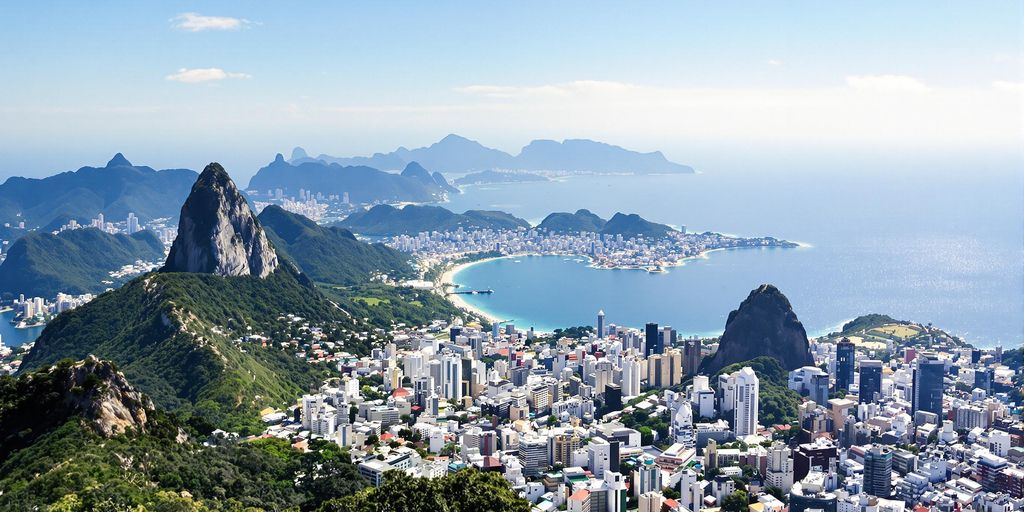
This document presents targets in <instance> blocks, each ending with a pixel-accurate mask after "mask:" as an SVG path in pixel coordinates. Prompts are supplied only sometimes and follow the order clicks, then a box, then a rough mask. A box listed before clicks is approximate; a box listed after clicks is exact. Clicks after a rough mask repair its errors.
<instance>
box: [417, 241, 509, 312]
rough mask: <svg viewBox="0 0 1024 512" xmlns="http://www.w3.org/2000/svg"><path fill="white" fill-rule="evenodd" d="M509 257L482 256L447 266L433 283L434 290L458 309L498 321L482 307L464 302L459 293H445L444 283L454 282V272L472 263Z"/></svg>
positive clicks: (456, 272)
mask: <svg viewBox="0 0 1024 512" xmlns="http://www.w3.org/2000/svg"><path fill="white" fill-rule="evenodd" d="M511 257H513V256H496V257H494V258H484V259H481V260H476V261H470V262H466V263H460V264H458V265H452V266H450V267H448V269H447V270H445V271H444V273H443V274H441V278H440V279H438V281H437V283H436V284H435V286H434V290H435V291H436V292H437V293H440V294H441V295H444V296H445V297H447V298H448V300H449V301H451V303H452V304H455V306H456V307H458V308H460V309H464V310H466V311H469V312H471V313H473V314H474V315H476V316H479V317H480V318H483V319H485V320H487V321H488V322H500V321H501V320H503V319H502V318H498V317H496V316H494V315H492V314H490V313H488V312H486V311H484V310H482V309H479V308H476V307H473V306H472V305H470V304H469V303H468V302H466V301H465V299H463V298H462V295H461V294H458V293H446V286H445V285H447V284H454V282H455V281H454V278H455V274H458V273H459V272H461V271H463V270H465V269H467V268H469V267H472V266H473V265H477V264H480V263H484V262H487V261H493V260H497V259H501V258H511Z"/></svg>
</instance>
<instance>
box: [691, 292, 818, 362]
mask: <svg viewBox="0 0 1024 512" xmlns="http://www.w3.org/2000/svg"><path fill="white" fill-rule="evenodd" d="M759 356H769V357H774V358H775V359H777V360H778V361H779V363H781V364H782V366H783V368H785V369H786V370H793V369H796V368H800V367H802V366H808V365H813V364H814V358H813V357H812V356H811V352H810V345H809V343H808V341H807V332H806V331H804V326H803V324H801V323H800V320H799V319H797V317H796V313H794V312H793V307H792V306H791V305H790V303H789V299H787V298H786V296H785V295H783V294H782V292H780V291H779V289H778V288H776V287H774V286H772V285H770V284H763V285H761V286H759V287H758V288H757V289H755V290H753V291H751V292H750V295H748V296H747V298H746V300H744V301H743V302H742V303H741V304H740V307H739V308H737V309H736V310H734V311H733V312H732V313H729V319H728V320H727V321H726V323H725V332H724V333H722V337H721V338H720V339H719V342H718V351H717V352H715V354H714V355H713V356H711V357H709V358H707V359H705V361H704V364H702V365H701V372H702V373H705V374H714V373H715V372H717V371H718V370H721V369H722V368H724V367H726V366H728V365H730V364H733V363H739V362H743V361H749V360H751V359H753V358H755V357H759Z"/></svg>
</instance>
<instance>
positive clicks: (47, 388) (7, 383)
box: [0, 357, 511, 512]
mask: <svg viewBox="0 0 1024 512" xmlns="http://www.w3.org/2000/svg"><path fill="white" fill-rule="evenodd" d="M195 420H196V418H189V419H186V418H183V417H179V416H177V415H175V414H169V413H167V412H166V411H164V410H162V409H160V408H159V407H156V406H154V404H153V403H152V402H151V401H150V400H149V399H148V398H146V396H145V395H144V394H142V393H141V392H140V391H139V390H137V389H136V388H135V387H133V386H132V384H131V383H130V381H129V380H127V378H126V376H125V375H124V374H122V373H121V372H120V371H118V369H117V366H116V365H114V364H113V363H111V362H109V361H103V360H97V359H95V358H92V357H88V358H86V359H85V360H83V361H79V362H72V361H70V360H69V361H62V362H60V363H58V364H57V365H55V366H46V367H43V368H41V369H39V370H37V371H35V372H23V373H22V374H20V375H19V376H18V377H16V378H15V377H11V376H0V491H2V492H0V510H49V511H59V510H62V511H85V510H139V511H141V510H189V511H213V510H243V509H244V510H247V511H252V512H258V511H261V510H300V509H301V510H314V509H315V507H316V506H317V505H318V504H319V503H322V502H325V501H328V500H332V499H339V498H342V497H345V496H348V495H351V494H353V493H355V492H357V491H359V490H360V489H362V488H363V487H365V486H366V485H367V483H366V481H365V480H364V479H363V478H362V477H360V476H359V471H358V468H357V467H356V466H355V465H354V464H352V462H351V458H350V457H349V456H348V455H347V454H346V453H344V452H341V450H340V449H339V448H338V446H337V445H335V444H333V443H325V442H321V443H319V444H317V443H310V447H311V450H310V451H308V452H305V453H304V452H303V451H302V450H297V449H293V448H292V447H291V444H290V442H289V441H288V440H286V439H276V438H270V439H254V440H251V441H249V442H244V443H241V442H231V441H224V440H220V441H216V440H214V443H213V445H212V446H207V445H205V444H204V442H203V441H206V440H207V439H211V437H210V434H211V430H212V427H210V426H209V425H205V424H203V423H202V422H200V421H195ZM489 491H491V489H489V488H488V489H485V488H483V487H481V488H480V492H489ZM467 492H474V491H473V490H468V491H467ZM505 492H506V493H508V492H511V491H509V490H506V491H505Z"/></svg>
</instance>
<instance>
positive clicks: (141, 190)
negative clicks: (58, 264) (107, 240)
mask: <svg viewBox="0 0 1024 512" xmlns="http://www.w3.org/2000/svg"><path fill="white" fill-rule="evenodd" d="M196 176H197V173H196V172H195V171H192V170H189V169H165V170H161V171H157V170H154V169H153V168H151V167H147V166H136V165H133V164H132V163H131V162H129V161H128V159H127V158H125V157H124V155H122V154H121V153H118V154H116V155H114V157H113V158H111V159H110V161H109V162H107V164H106V165H105V166H103V167H82V168H80V169H78V170H77V171H68V172H62V173H60V174H56V175H53V176H49V177H46V178H23V177H20V176H14V177H11V178H8V179H7V181H5V182H4V183H3V184H2V185H0V224H2V223H4V222H10V223H11V224H12V225H16V224H17V223H18V222H19V221H24V222H25V225H26V227H28V228H35V227H38V226H46V225H48V224H51V223H52V222H53V221H54V220H55V219H58V218H61V219H65V222H66V219H75V220H78V221H79V222H84V221H87V220H88V219H91V218H94V217H96V215H97V214H99V213H102V214H103V215H104V216H106V218H107V220H108V221H120V220H124V219H125V218H127V217H128V214H129V213H134V214H135V215H136V216H137V217H139V219H140V220H141V221H142V222H146V221H149V220H151V219H154V218H160V217H174V216H175V215H177V214H178V212H177V210H178V207H179V205H180V204H181V202H182V201H184V200H185V197H186V196H188V193H189V190H190V188H191V187H192V183H193V182H194V181H195V180H196ZM18 214H20V216H19V215H18Z"/></svg>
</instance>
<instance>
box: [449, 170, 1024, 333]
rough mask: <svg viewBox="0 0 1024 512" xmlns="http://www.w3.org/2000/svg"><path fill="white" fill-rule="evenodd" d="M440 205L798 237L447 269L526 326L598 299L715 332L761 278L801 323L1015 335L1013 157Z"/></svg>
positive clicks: (556, 321)
mask: <svg viewBox="0 0 1024 512" xmlns="http://www.w3.org/2000/svg"><path fill="white" fill-rule="evenodd" d="M889 165H891V166H893V165H895V164H892V163H890V164H889ZM835 167H838V169H836V168H835ZM445 206H446V207H448V208H451V209H452V210H454V211H464V210H466V209H471V208H476V209H479V208H483V209H500V210H504V211H508V212H510V213H513V214H515V215H518V216H521V217H523V218H526V219H528V220H530V221H531V222H534V223H536V222H539V221H540V220H541V219H542V218H543V216H544V215H546V214H547V213H550V212H551V211H574V210H576V209H578V208H588V209H590V210H591V211H594V212H595V213H598V214H599V215H602V216H605V217H608V216H610V215H611V214H612V213H614V212H616V211H624V212H635V213H639V214H641V215H642V216H644V217H646V218H648V219H650V220H653V221H657V222H662V223H666V224H672V225H675V226H680V225H686V226H687V229H688V230H689V231H705V230H708V231H718V232H724V233H731V234H737V235H751V236H752V235H771V236H777V237H780V238H785V239H788V240H793V241H798V242H802V243H804V244H807V245H808V246H809V247H806V248H799V249H758V250H735V251H723V252H715V253H712V254H710V255H709V256H708V258H707V259H704V260H696V261H693V262H691V263H689V264H687V265H685V266H683V267H678V268H672V269H670V271H669V272H668V273H665V274H648V273H646V272H643V271H628V270H619V271H612V270H601V269H592V268H588V267H587V266H586V263H580V262H576V261H566V260H565V259H563V258H559V257H534V258H519V260H520V262H519V263H516V262H514V261H513V260H507V259H506V260H497V261H493V262H487V263H482V264H479V265H476V266H473V267H470V268H468V269H466V270H464V271H463V272H460V273H459V274H458V275H457V276H456V281H457V282H458V283H460V284H463V285H466V286H469V287H472V288H492V289H494V290H495V293H494V294H492V295H489V296H483V295H477V296H469V297H466V300H468V301H469V302H470V303H471V304H473V305H474V306H476V307H480V308H482V309H484V310H486V311H488V312H491V313H494V314H495V315H496V316H500V317H503V318H509V319H515V321H516V322H515V323H516V324H517V325H519V326H523V327H528V326H531V325H532V326H534V327H536V328H538V329H545V330H550V329H553V328H555V327H565V326H569V325H592V324H594V322H595V319H594V316H595V314H596V312H597V310H598V309H604V311H605V313H606V314H607V321H608V322H610V323H618V324H623V325H630V326H641V325H643V324H644V323H645V322H658V323H660V324H663V325H664V324H667V325H671V326H673V327H675V328H676V329H677V330H678V331H679V332H680V333H681V334H702V335H706V334H718V333H721V331H722V329H723V327H724V325H725V319H726V317H727V315H728V313H729V312H730V311H731V310H732V309H735V307H736V306H737V305H738V304H739V303H740V301H742V300H743V298H745V297H746V295H747V293H749V291H750V290H752V289H753V288H755V287H757V286H758V285H759V284H761V283H772V284H775V285H776V286H778V287H779V288H780V289H781V290H782V291H783V293H785V294H786V296H787V297H789V299H790V301H791V303H792V304H793V308H794V310H795V311H796V313H797V315H798V316H799V317H800V319H801V321H802V322H803V323H804V326H805V327H806V328H807V330H808V333H809V334H812V335H813V334H819V333H824V332H828V331H829V330H830V329H834V328H835V327H836V326H838V325H840V324H841V323H842V322H844V321H846V320H849V319H851V318H854V317H856V316H858V315H861V314H865V313H885V314H889V315H892V316H894V317H896V318H901V319H907V320H913V321H918V322H931V323H933V324H935V325H936V326H939V327H942V328H945V329H947V330H949V331H951V332H953V333H955V334H958V335H961V336H964V337H965V338H966V339H967V340H968V341H971V342H972V343H975V344H976V345H978V346H994V345H996V344H997V343H1002V344H1003V346H1008V347H1010V346H1020V344H1021V343H1022V340H1024V248H1022V241H1024V181H1022V176H1021V172H1020V170H1019V168H1018V167H1016V166H1015V165H1014V164H1013V162H1010V163H1007V162H1000V163H986V164H978V163H977V162H976V161H974V160H964V161H956V160H937V161H935V162H916V163H908V162H900V163H899V166H898V168H897V167H889V168H886V167H885V166H884V165H878V164H870V163H862V164H857V165H855V164H852V163H847V164H846V165H842V166H832V167H831V168H830V167H825V166H822V167H820V168H818V167H812V166H806V167H800V168H784V169H779V170H776V171H768V170H764V169H758V170H750V169H747V168H739V167H737V168H728V167H723V168H715V169H707V170H705V171H704V172H702V173H701V174H696V175H658V176H579V177H571V178H567V179H562V180H558V181H554V182H546V183H519V184H507V185H487V186H476V187H469V188H467V189H466V190H465V193H464V194H462V195H459V196H456V197H453V198H452V199H451V200H450V202H449V203H448V204H446V205H445Z"/></svg>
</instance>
